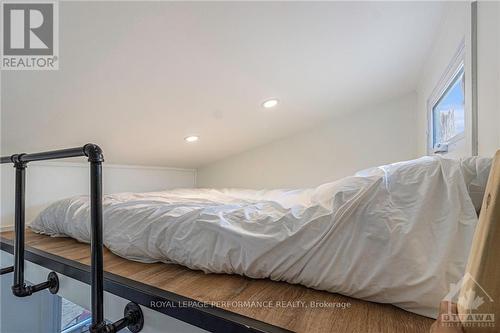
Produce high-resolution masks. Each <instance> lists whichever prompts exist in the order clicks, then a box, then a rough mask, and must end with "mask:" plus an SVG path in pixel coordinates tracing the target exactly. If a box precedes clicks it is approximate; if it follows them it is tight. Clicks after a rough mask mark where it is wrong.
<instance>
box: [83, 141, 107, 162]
mask: <svg viewBox="0 0 500 333" xmlns="http://www.w3.org/2000/svg"><path fill="white" fill-rule="evenodd" d="M83 152H84V154H85V156H87V157H88V158H89V162H94V163H101V162H104V155H103V153H102V149H101V148H100V147H99V146H98V145H95V144H93V143H87V144H86V145H85V146H83Z"/></svg>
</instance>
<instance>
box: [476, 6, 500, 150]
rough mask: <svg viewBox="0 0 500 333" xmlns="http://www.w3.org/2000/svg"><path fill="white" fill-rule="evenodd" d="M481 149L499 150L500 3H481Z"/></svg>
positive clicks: (479, 86) (479, 59) (479, 42)
mask: <svg viewBox="0 0 500 333" xmlns="http://www.w3.org/2000/svg"><path fill="white" fill-rule="evenodd" d="M477 79H478V84H477V86H478V132H479V138H478V146H479V154H480V155H483V156H492V155H493V154H494V152H495V151H496V150H497V149H500V2H485V1H480V2H479V4H478V78H477Z"/></svg>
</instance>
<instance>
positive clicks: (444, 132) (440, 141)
mask: <svg viewBox="0 0 500 333" xmlns="http://www.w3.org/2000/svg"><path fill="white" fill-rule="evenodd" d="M464 134H465V75H464V67H463V64H461V66H460V68H459V70H458V73H456V74H455V76H454V77H453V78H452V80H451V81H450V82H449V84H448V86H447V87H446V89H445V90H444V92H443V94H442V95H441V96H440V97H439V99H438V100H437V102H436V103H435V104H434V105H433V106H432V147H433V149H434V151H435V152H439V151H446V150H445V147H446V146H447V145H448V144H449V143H452V142H455V141H457V140H460V139H462V138H464Z"/></svg>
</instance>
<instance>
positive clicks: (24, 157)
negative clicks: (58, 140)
mask: <svg viewBox="0 0 500 333" xmlns="http://www.w3.org/2000/svg"><path fill="white" fill-rule="evenodd" d="M79 156H87V157H88V161H89V162H90V225H91V241H90V243H91V275H90V284H91V308H92V309H91V310H92V325H91V327H90V332H92V333H103V332H118V331H119V330H121V329H122V328H125V327H128V329H129V330H130V331H131V332H139V331H140V330H141V329H142V327H143V323H144V321H143V315H142V312H141V309H140V307H139V306H138V305H137V304H135V303H132V302H131V303H129V304H128V305H127V307H126V308H125V311H124V318H122V319H120V320H118V321H117V322H115V323H113V324H106V322H105V320H104V308H103V298H104V265H103V242H102V222H103V219H102V163H103V162H104V156H103V153H102V150H101V148H99V146H97V145H95V144H86V145H85V146H83V147H77V148H70V149H61V150H53V151H46V152H42V153H34V154H14V155H12V156H4V157H1V158H0V163H2V164H3V163H13V164H14V167H15V168H16V192H15V226H14V233H15V242H14V243H15V245H14V267H13V268H12V267H6V268H3V269H2V270H1V274H5V273H9V272H12V271H14V284H13V286H12V292H13V294H14V295H16V296H19V297H25V296H29V295H31V294H33V293H35V292H38V291H40V290H44V289H49V290H50V292H52V293H54V294H55V293H57V291H58V289H59V280H58V278H57V274H56V273H55V272H51V273H50V274H49V276H48V278H47V281H45V282H42V283H39V284H37V285H33V286H27V285H26V284H25V281H24V228H25V216H24V215H25V189H26V166H27V163H28V162H32V161H43V160H53V159H60V158H70V157H79Z"/></svg>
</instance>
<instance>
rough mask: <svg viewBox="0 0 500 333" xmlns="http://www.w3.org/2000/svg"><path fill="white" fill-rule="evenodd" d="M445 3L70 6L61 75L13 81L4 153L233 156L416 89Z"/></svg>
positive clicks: (190, 163)
mask: <svg viewBox="0 0 500 333" xmlns="http://www.w3.org/2000/svg"><path fill="white" fill-rule="evenodd" d="M443 6H444V5H443V3H438V2H365V3H363V2H351V3H348V2H318V3H313V2H309V3H307V2H212V3H211V2H184V3H178V2H142V3H140V2H61V3H60V10H59V11H60V13H59V16H60V57H59V58H60V69H59V70H58V71H17V72H14V71H8V72H2V80H1V83H2V87H1V92H2V102H1V106H2V112H1V130H2V131H1V150H2V155H7V154H11V153H14V152H21V151H25V152H31V151H40V150H47V149H53V148H64V147H71V146H77V145H81V144H84V143H86V142H95V143H98V144H99V145H101V146H102V147H103V149H104V152H105V156H106V160H107V161H108V162H111V163H120V164H143V165H160V166H161V165H165V166H175V167H197V166H200V165H203V164H206V163H209V162H211V161H215V160H218V159H221V158H223V157H225V156H228V155H231V154H234V153H237V152H241V151H244V150H247V149H249V148H252V147H255V146H258V145H262V144H265V143H267V142H271V141H273V140H276V139H278V138H281V137H284V136H287V135H290V134H292V133H294V132H298V131H301V130H304V129H306V128H309V127H311V126H313V125H314V124H317V123H320V122H321V121H322V120H323V119H325V118H329V117H332V116H335V115H336V114H338V113H340V112H347V111H349V110H355V109H356V108H358V107H361V106H367V107H369V105H370V104H371V103H376V102H380V101H383V100H386V99H389V98H392V97H395V96H398V95H401V94H403V93H406V92H409V91H412V90H414V89H415V87H416V85H417V81H418V77H419V71H420V70H421V68H422V66H423V63H424V61H425V58H426V55H427V53H428V51H429V49H430V47H431V45H432V41H433V34H434V32H435V30H436V29H437V27H438V25H439V20H440V16H441V14H442V11H443ZM268 97H277V98H279V99H280V101H281V103H280V104H279V106H278V107H277V108H275V109H272V110H264V109H263V108H262V107H261V105H260V104H261V103H262V101H264V100H265V99H266V98H268ZM191 134H196V135H199V136H200V137H201V140H200V141H199V142H197V143H195V144H187V143H185V142H184V140H183V139H184V137H186V136H187V135H191Z"/></svg>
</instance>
